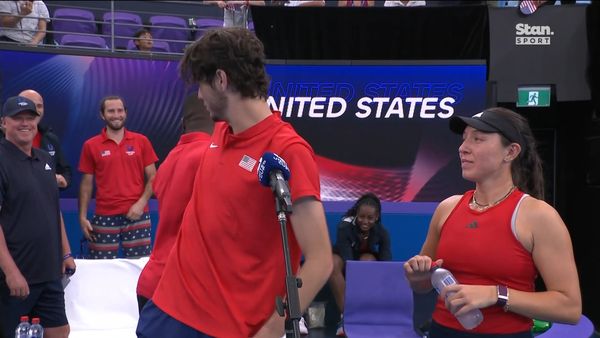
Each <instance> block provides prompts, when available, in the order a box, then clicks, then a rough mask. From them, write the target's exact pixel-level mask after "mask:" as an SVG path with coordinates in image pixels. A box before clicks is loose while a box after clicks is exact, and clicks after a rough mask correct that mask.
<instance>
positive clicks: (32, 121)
mask: <svg viewBox="0 0 600 338" xmlns="http://www.w3.org/2000/svg"><path fill="white" fill-rule="evenodd" d="M39 119H40V117H39V114H38V113H37V110H36V107H35V104H34V103H33V102H32V101H31V100H29V99H28V98H25V97H21V96H14V97H11V98H9V99H8V100H7V101H6V103H5V104H4V108H3V110H2V127H3V128H4V131H5V134H6V135H5V138H4V139H2V140H0V322H1V323H2V324H1V325H0V326H1V327H2V328H3V334H4V336H5V337H11V336H12V335H14V330H15V328H16V326H17V324H18V322H19V317H20V316H21V315H29V316H30V317H40V321H41V324H42V326H44V336H45V337H46V338H59V337H60V338H67V337H68V334H69V325H68V322H67V317H66V314H65V301H64V292H63V287H62V283H61V277H62V274H63V273H64V272H65V270H66V269H72V270H74V269H75V261H74V260H73V258H72V257H71V253H70V248H69V242H68V240H67V236H66V232H65V228H64V224H63V221H62V216H61V213H60V209H59V196H58V186H57V183H56V176H55V171H54V168H53V167H52V166H50V163H53V162H52V159H51V158H50V155H48V153H46V152H44V151H41V150H38V149H35V148H33V138H34V137H35V135H36V133H37V124H38V122H39Z"/></svg>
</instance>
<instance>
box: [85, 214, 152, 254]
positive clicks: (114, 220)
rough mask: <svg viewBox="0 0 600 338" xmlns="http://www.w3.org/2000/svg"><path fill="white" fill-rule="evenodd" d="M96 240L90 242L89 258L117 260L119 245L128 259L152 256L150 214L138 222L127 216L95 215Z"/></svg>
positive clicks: (93, 220) (93, 219) (93, 223)
mask: <svg viewBox="0 0 600 338" xmlns="http://www.w3.org/2000/svg"><path fill="white" fill-rule="evenodd" d="M90 223H91V224H92V228H93V231H94V235H95V237H96V240H95V241H94V242H89V251H90V252H89V258H91V259H110V258H117V256H118V254H119V245H121V250H122V253H123V255H124V256H125V257H126V258H138V257H144V256H149V255H150V228H151V224H150V214H149V213H144V214H143V215H142V217H141V218H140V219H139V220H137V221H132V220H130V219H128V218H127V217H125V215H114V216H102V215H94V217H93V218H92V220H91V222H90Z"/></svg>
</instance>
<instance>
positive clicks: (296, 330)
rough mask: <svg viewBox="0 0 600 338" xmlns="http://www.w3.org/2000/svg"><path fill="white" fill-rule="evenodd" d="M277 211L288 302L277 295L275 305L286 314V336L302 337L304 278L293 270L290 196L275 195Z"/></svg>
mask: <svg viewBox="0 0 600 338" xmlns="http://www.w3.org/2000/svg"><path fill="white" fill-rule="evenodd" d="M275 211H276V213H277V219H278V220H279V225H280V228H281V240H282V242H283V257H284V259H285V287H286V290H287V302H286V301H284V300H283V299H281V297H280V296H277V298H276V299H275V306H276V308H277V313H279V315H280V316H282V317H284V316H285V336H286V338H300V318H302V312H301V311H300V298H299V296H298V288H301V287H302V280H301V279H300V278H296V276H294V274H293V272H292V263H291V258H290V247H289V243H288V234H287V226H286V222H287V216H286V215H289V214H291V213H292V203H291V200H290V199H289V198H287V199H284V198H279V197H278V196H277V195H276V196H275Z"/></svg>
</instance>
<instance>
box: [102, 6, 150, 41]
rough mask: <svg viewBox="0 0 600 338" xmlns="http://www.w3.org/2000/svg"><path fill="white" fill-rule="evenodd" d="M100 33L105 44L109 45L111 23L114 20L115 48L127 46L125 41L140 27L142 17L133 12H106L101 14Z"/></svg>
mask: <svg viewBox="0 0 600 338" xmlns="http://www.w3.org/2000/svg"><path fill="white" fill-rule="evenodd" d="M102 21H103V23H102V34H103V35H108V36H105V39H106V44H107V45H108V46H109V47H110V46H112V44H111V42H112V41H111V38H110V35H111V34H112V27H111V23H112V22H113V21H114V27H115V30H114V34H115V48H118V49H125V48H127V41H129V39H131V37H133V36H134V35H135V33H136V32H137V31H139V30H140V29H141V28H142V18H141V17H140V16H139V15H137V14H133V13H126V12H107V13H104V15H103V16H102Z"/></svg>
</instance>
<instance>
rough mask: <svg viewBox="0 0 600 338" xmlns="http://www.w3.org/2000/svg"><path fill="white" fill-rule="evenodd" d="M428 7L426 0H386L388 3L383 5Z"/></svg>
mask: <svg viewBox="0 0 600 338" xmlns="http://www.w3.org/2000/svg"><path fill="white" fill-rule="evenodd" d="M426 5H427V1H425V0H398V1H391V0H386V2H384V3H383V6H384V7H417V6H426Z"/></svg>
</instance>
